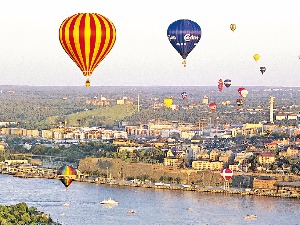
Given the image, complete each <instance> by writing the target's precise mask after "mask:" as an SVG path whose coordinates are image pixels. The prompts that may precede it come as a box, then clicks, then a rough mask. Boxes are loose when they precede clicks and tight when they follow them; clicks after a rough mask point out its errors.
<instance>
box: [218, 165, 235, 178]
mask: <svg viewBox="0 0 300 225" xmlns="http://www.w3.org/2000/svg"><path fill="white" fill-rule="evenodd" d="M220 175H221V176H222V177H223V179H224V180H225V181H229V180H230V179H231V178H232V176H233V172H232V170H231V169H229V168H226V169H222V170H221V172H220Z"/></svg>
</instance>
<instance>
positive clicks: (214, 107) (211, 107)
mask: <svg viewBox="0 0 300 225" xmlns="http://www.w3.org/2000/svg"><path fill="white" fill-rule="evenodd" d="M209 108H210V110H211V112H214V111H216V109H217V104H216V103H215V102H212V103H209Z"/></svg>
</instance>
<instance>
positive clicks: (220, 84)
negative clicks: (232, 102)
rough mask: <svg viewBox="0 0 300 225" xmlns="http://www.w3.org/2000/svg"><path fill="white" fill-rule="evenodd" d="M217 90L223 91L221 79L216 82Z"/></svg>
mask: <svg viewBox="0 0 300 225" xmlns="http://www.w3.org/2000/svg"><path fill="white" fill-rule="evenodd" d="M218 89H219V91H222V89H223V80H222V79H220V80H219V81H218Z"/></svg>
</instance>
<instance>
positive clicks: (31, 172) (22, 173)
mask: <svg viewBox="0 0 300 225" xmlns="http://www.w3.org/2000/svg"><path fill="white" fill-rule="evenodd" d="M12 168H14V169H15V170H13V169H12ZM12 168H10V170H1V171H0V172H1V173H3V174H8V175H13V176H15V177H19V178H23V179H27V178H43V179H57V180H58V179H59V178H58V177H57V176H56V170H53V169H41V168H35V167H31V166H29V167H24V168H22V170H21V169H20V168H18V170H16V168H15V167H12ZM74 181H75V182H88V183H95V184H96V185H99V184H101V185H117V186H129V187H141V188H156V189H166V190H181V191H195V192H199V193H201V192H206V193H218V194H231V195H256V196H268V197H282V198H300V189H299V187H297V188H295V187H290V186H289V185H285V186H282V187H281V188H280V189H279V188H278V187H274V188H273V189H270V188H236V187H230V185H231V184H230V183H224V186H212V185H206V186H204V185H193V184H175V183H162V182H158V183H153V182H151V181H149V180H146V181H141V180H138V179H134V180H125V179H120V178H102V177H89V176H86V175H84V174H78V175H77V178H76V179H74ZM225 184H226V185H225Z"/></svg>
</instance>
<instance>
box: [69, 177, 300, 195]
mask: <svg viewBox="0 0 300 225" xmlns="http://www.w3.org/2000/svg"><path fill="white" fill-rule="evenodd" d="M75 181H76V180H75ZM77 181H78V182H89V183H95V184H96V185H110V186H114V185H116V186H126V187H135V188H136V187H140V188H155V189H165V190H179V191H194V192H199V193H204V192H205V193H212V194H226V195H242V196H243V195H255V196H266V197H280V198H300V193H293V194H290V193H288V192H278V191H275V190H271V189H261V190H260V189H250V188H246V189H243V188H233V187H228V188H227V189H224V187H212V186H209V187H207V186H200V185H189V184H168V183H161V182H160V183H151V182H147V183H145V182H134V181H127V180H115V179H105V178H104V179H96V180H86V181H84V180H77Z"/></svg>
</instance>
